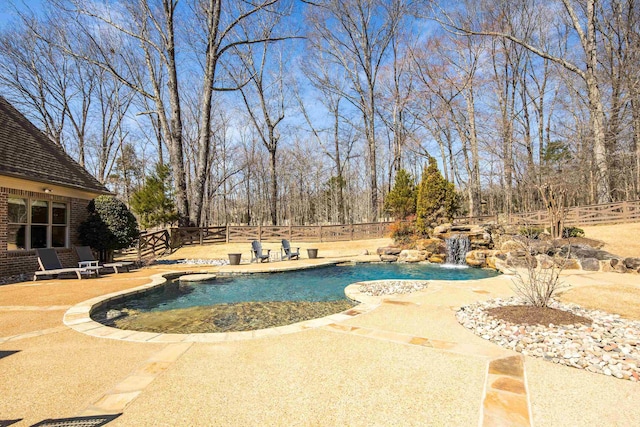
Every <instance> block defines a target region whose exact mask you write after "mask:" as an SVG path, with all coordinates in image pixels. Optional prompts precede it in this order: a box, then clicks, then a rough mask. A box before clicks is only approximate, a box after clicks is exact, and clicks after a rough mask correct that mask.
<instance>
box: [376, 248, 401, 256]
mask: <svg viewBox="0 0 640 427" xmlns="http://www.w3.org/2000/svg"><path fill="white" fill-rule="evenodd" d="M376 252H378V255H399V254H400V252H402V248H399V247H397V246H384V247H382V248H378V250H377V251H376Z"/></svg>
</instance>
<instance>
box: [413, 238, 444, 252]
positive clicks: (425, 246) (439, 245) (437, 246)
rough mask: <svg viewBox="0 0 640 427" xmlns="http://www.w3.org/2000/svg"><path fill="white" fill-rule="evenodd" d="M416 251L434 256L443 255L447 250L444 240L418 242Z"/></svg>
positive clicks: (422, 240)
mask: <svg viewBox="0 0 640 427" xmlns="http://www.w3.org/2000/svg"><path fill="white" fill-rule="evenodd" d="M416 249H417V250H419V251H427V252H431V253H434V254H443V253H445V252H446V250H447V248H446V245H445V243H444V240H441V239H420V240H417V241H416Z"/></svg>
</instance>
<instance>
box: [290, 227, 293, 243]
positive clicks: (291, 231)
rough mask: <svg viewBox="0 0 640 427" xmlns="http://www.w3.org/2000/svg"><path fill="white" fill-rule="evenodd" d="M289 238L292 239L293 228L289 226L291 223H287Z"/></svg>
mask: <svg viewBox="0 0 640 427" xmlns="http://www.w3.org/2000/svg"><path fill="white" fill-rule="evenodd" d="M289 240H293V230H292V227H291V223H289Z"/></svg>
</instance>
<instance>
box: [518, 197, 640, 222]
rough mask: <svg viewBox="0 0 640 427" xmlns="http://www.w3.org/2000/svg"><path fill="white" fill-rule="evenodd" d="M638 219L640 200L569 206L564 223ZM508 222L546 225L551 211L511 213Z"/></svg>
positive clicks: (634, 220) (639, 215) (639, 216)
mask: <svg viewBox="0 0 640 427" xmlns="http://www.w3.org/2000/svg"><path fill="white" fill-rule="evenodd" d="M636 221H640V200H634V201H625V202H616V203H603V204H600V205H589V206H576V207H573V208H567V209H566V216H565V221H564V224H565V225H574V226H578V225H596V224H621V223H625V222H636ZM508 222H509V224H514V225H543V226H546V225H547V224H549V213H548V212H547V211H536V212H527V213H519V214H511V215H509V217H508Z"/></svg>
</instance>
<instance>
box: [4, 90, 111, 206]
mask: <svg viewBox="0 0 640 427" xmlns="http://www.w3.org/2000/svg"><path fill="white" fill-rule="evenodd" d="M0 175H6V176H11V177H15V178H22V179H27V180H30V181H38V182H43V183H48V184H52V185H62V186H64V187H71V188H76V189H81V190H87V191H90V192H96V193H103V194H104V193H109V191H108V190H107V189H106V188H105V187H104V185H102V184H100V182H99V181H98V180H97V179H95V178H94V177H93V176H92V175H91V174H90V173H89V172H87V170H86V169H85V168H83V167H82V166H80V165H79V164H78V163H77V162H76V161H75V160H73V159H72V158H71V157H69V155H68V154H67V153H65V152H64V150H63V149H62V147H59V146H58V145H56V144H55V143H54V142H53V141H51V140H50V139H49V138H48V137H47V136H46V135H45V134H44V133H42V132H41V131H40V130H39V129H38V128H37V127H35V126H34V125H33V123H31V122H30V121H29V120H28V119H27V118H26V117H25V116H24V115H22V114H21V113H20V112H19V111H18V110H16V109H15V108H14V107H13V106H12V105H11V104H10V103H9V102H7V100H6V99H4V98H3V97H2V96H0Z"/></svg>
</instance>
